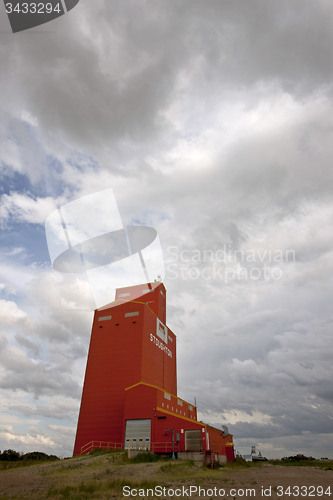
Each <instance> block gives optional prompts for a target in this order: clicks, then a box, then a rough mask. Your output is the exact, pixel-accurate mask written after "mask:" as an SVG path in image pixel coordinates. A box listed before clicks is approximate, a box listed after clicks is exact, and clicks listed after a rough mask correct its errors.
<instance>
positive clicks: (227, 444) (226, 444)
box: [224, 443, 234, 446]
mask: <svg viewBox="0 0 333 500" xmlns="http://www.w3.org/2000/svg"><path fill="white" fill-rule="evenodd" d="M233 445H234V443H225V445H224V446H233Z"/></svg>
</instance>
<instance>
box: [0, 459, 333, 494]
mask: <svg viewBox="0 0 333 500" xmlns="http://www.w3.org/2000/svg"><path fill="white" fill-rule="evenodd" d="M146 459H147V460H148V459H149V460H151V457H146ZM140 460H142V459H140ZM302 465H303V464H302ZM307 465H308V466H309V465H310V464H309V463H308V464H307ZM310 466H312V469H311V473H310V474H309V468H308V467H306V468H305V467H299V466H296V467H295V466H294V467H284V466H283V465H281V464H279V465H273V464H271V463H265V464H259V465H258V464H255V465H254V464H248V463H245V464H244V463H236V464H230V463H228V464H226V465H224V466H223V467H220V468H216V469H213V470H212V469H208V468H202V467H197V466H195V465H194V463H193V462H192V461H184V462H183V461H177V460H168V461H166V460H162V461H161V460H159V461H156V462H155V461H149V462H140V463H133V461H129V460H128V458H127V453H125V452H119V451H117V452H101V453H99V452H95V453H92V454H90V455H87V456H83V457H76V458H72V459H66V460H58V461H56V462H39V463H34V464H33V465H31V466H25V467H18V468H13V469H7V470H1V471H0V499H1V500H14V499H15V500H21V499H27V500H44V499H51V500H64V499H69V500H90V499H100V500H103V499H108V500H110V499H113V498H121V499H123V500H124V498H125V497H124V496H123V487H124V486H129V487H130V488H131V489H133V488H135V489H137V490H138V489H145V490H146V489H147V488H150V489H154V488H155V486H165V487H168V488H170V487H173V488H176V487H188V485H197V486H201V487H205V488H213V487H215V486H216V487H219V488H225V489H226V490H228V488H229V489H230V488H233V487H245V486H248V487H252V488H256V490H258V491H257V496H258V497H260V496H261V495H260V488H261V486H262V485H264V486H265V487H267V485H268V486H272V497H271V498H275V497H276V487H277V486H278V485H279V484H289V483H290V484H300V485H301V484H307V483H306V481H308V483H309V481H310V483H311V481H312V482H314V483H316V482H317V484H323V486H324V485H325V484H326V483H327V484H329V483H330V484H333V471H332V470H329V468H330V466H332V463H328V462H325V463H323V464H321V463H318V462H312V463H311V465H310ZM325 469H328V470H325ZM283 481H284V483H283ZM325 482H326V483H325ZM310 483H309V484H310ZM244 485H245V486H244ZM274 488H275V490H274ZM332 493H333V491H332ZM274 495H275V496H274ZM156 498H157V497H156ZM192 498H195V496H193V495H192ZM276 498H277V497H276Z"/></svg>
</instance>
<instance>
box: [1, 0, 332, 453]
mask: <svg viewBox="0 0 333 500" xmlns="http://www.w3.org/2000/svg"><path fill="white" fill-rule="evenodd" d="M0 19H1V21H0V68H1V72H0V117H1V118H0V186H1V187H0V196H1V200H0V217H1V219H0V224H1V226H0V228H1V239H0V245H1V256H0V449H2V450H3V449H8V448H11V449H15V450H18V451H23V452H28V451H34V450H38V451H43V452H46V453H52V454H56V455H58V456H61V457H66V456H71V454H72V451H73V445H74V438H75V430H76V423H77V418H78V411H79V405H80V398H81V391H82V384H83V379H84V371H85V365H86V358H87V351H88V346H89V339H90V331H91V325H92V320H93V309H94V300H93V293H92V289H91V285H90V283H89V280H88V279H87V277H86V276H85V275H80V274H68V273H67V274H64V273H59V272H57V271H56V270H55V269H53V267H52V262H51V259H50V255H49V252H48V246H47V241H46V235H45V220H46V219H47V217H48V216H49V215H50V214H52V213H53V212H54V211H55V210H56V209H57V208H58V207H61V206H63V205H65V204H66V203H69V202H72V201H74V200H77V199H80V198H81V197H84V196H87V195H91V194H93V193H97V192H99V191H102V190H105V189H112V190H113V193H114V196H115V200H116V203H117V206H118V209H119V213H120V216H121V219H122V222H123V223H124V225H134V226H137V225H141V226H149V227H153V228H154V229H155V230H156V231H157V232H158V236H159V240H160V244H161V248H162V251H163V258H164V265H165V276H164V277H163V278H164V279H163V281H164V284H165V286H166V288H167V324H168V326H169V327H170V328H171V329H172V331H173V332H174V333H175V334H176V335H177V349H178V395H179V396H180V397H182V398H184V399H186V400H188V401H189V402H194V398H196V401H197V405H198V419H199V420H203V421H205V422H208V423H210V424H213V425H216V426H219V427H220V428H221V425H227V426H228V429H229V432H231V433H232V434H233V436H234V442H235V449H237V450H239V451H240V452H241V453H242V454H249V453H250V450H251V446H252V445H255V446H256V447H257V449H258V450H260V451H261V452H262V454H263V455H265V456H267V457H268V458H280V457H283V456H289V455H294V454H296V453H303V454H305V455H307V456H309V455H311V456H314V457H316V458H320V457H330V458H333V440H332V438H333V408H332V403H333V384H332V358H333V337H332V325H333V318H332V292H333V260H332V257H333V241H332V224H333V201H332V188H333V170H332V165H331V158H332V152H333V104H332V102H333V101H332V91H333V88H332V74H333V71H332V70H333V68H332V66H333V53H332V52H333V50H332V48H333V29H332V28H333V26H332V24H333V12H332V7H331V2H329V1H328V0H317V1H316V2H304V0H279V1H278V2H277V1H273V0H205V1H203V0H177V1H176V0H173V1H166V0H154V1H152V0H136V1H133V0H128V1H126V2H125V1H123V0H94V1H91V0H80V2H79V4H78V5H77V6H76V7H75V8H74V9H72V10H71V11H70V12H68V13H67V14H66V15H64V16H62V17H60V18H58V19H56V20H54V21H51V22H49V23H47V24H44V25H43V26H39V27H36V28H32V29H29V30H26V31H22V32H19V33H15V34H13V33H12V32H11V31H10V27H9V22H8V19H7V17H6V14H5V10H4V5H3V3H1V5H0Z"/></svg>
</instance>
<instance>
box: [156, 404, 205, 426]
mask: <svg viewBox="0 0 333 500" xmlns="http://www.w3.org/2000/svg"><path fill="white" fill-rule="evenodd" d="M156 410H157V411H161V412H162V413H167V414H168V415H172V416H173V417H176V418H182V419H183V420H187V421H188V422H192V423H194V424H198V425H201V426H202V427H206V424H203V423H202V422H198V421H197V420H194V419H193V418H188V417H183V416H182V415H179V414H178V413H173V412H172V411H168V410H164V408H159V407H158V406H157V407H156Z"/></svg>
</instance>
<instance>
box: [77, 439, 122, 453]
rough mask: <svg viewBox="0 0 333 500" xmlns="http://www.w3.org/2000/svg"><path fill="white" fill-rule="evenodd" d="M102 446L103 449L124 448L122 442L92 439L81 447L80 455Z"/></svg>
mask: <svg viewBox="0 0 333 500" xmlns="http://www.w3.org/2000/svg"><path fill="white" fill-rule="evenodd" d="M96 448H97V449H100V448H102V449H103V450H122V449H123V445H122V443H108V442H107V441H90V443H87V444H85V445H84V446H82V447H81V453H80V455H84V454H85V453H89V452H90V451H92V450H95V449H96Z"/></svg>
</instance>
